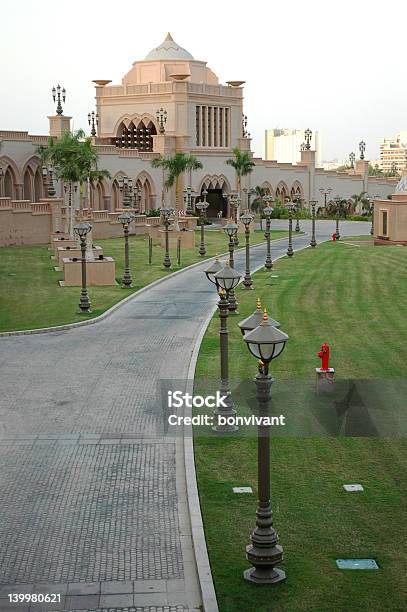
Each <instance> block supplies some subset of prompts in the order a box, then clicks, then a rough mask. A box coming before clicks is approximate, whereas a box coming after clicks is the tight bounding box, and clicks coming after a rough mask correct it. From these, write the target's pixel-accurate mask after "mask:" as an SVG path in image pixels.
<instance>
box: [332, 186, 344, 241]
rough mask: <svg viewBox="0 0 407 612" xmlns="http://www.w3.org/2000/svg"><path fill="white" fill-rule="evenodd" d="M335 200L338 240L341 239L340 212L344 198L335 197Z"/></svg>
mask: <svg viewBox="0 0 407 612" xmlns="http://www.w3.org/2000/svg"><path fill="white" fill-rule="evenodd" d="M334 200H335V204H336V215H335V217H336V231H335V238H336V240H339V239H340V237H341V236H340V234H339V212H340V206H341V202H342V198H341V197H340V196H335V198H334Z"/></svg>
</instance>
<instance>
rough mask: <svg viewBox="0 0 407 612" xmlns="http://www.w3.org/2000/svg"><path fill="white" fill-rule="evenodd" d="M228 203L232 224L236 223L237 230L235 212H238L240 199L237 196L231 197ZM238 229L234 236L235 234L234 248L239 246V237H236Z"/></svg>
mask: <svg viewBox="0 0 407 612" xmlns="http://www.w3.org/2000/svg"><path fill="white" fill-rule="evenodd" d="M229 202H230V206H231V208H232V210H231V212H232V215H233V220H234V223H236V225H237V226H238V229H239V225H238V221H237V211H238V209H239V206H240V204H241V199H240V197H239V196H238V195H232V196H230V199H229ZM238 229H237V230H236V234H235V237H234V241H235V246H239V237H238V235H237V231H238Z"/></svg>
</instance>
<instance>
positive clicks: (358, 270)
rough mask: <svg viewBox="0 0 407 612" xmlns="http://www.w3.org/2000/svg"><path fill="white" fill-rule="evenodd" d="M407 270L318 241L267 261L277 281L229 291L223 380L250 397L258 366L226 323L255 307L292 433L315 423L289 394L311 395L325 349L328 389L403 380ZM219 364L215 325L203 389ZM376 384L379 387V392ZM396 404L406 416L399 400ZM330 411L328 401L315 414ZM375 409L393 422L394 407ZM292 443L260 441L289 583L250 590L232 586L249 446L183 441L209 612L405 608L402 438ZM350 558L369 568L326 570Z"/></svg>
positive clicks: (405, 461)
mask: <svg viewBox="0 0 407 612" xmlns="http://www.w3.org/2000/svg"><path fill="white" fill-rule="evenodd" d="M406 270H407V249H402V248H400V247H391V246H389V247H387V246H386V247H373V246H366V247H364V248H363V249H362V248H351V247H349V246H346V245H340V244H338V243H333V242H329V243H325V244H323V245H320V246H319V247H318V248H317V249H315V250H312V249H306V250H305V251H303V252H302V253H297V254H296V255H295V256H294V257H293V258H292V260H288V259H287V258H284V259H282V260H279V261H278V262H277V263H276V265H275V269H274V270H273V273H272V274H275V275H278V278H271V275H270V273H266V272H265V271H261V272H258V273H257V274H256V275H255V276H254V280H255V286H256V290H255V291H251V292H250V291H245V290H244V289H243V288H239V289H238V291H237V297H238V300H239V302H240V306H239V310H240V315H239V316H238V317H230V318H229V325H230V370H231V372H230V374H231V379H234V381H238V380H239V379H240V380H241V379H246V380H247V382H246V383H245V386H250V385H252V387H253V391H254V383H253V382H250V378H252V377H253V376H254V375H255V374H256V360H255V359H254V358H253V357H252V356H251V355H250V354H249V352H248V350H247V348H246V346H245V343H244V341H243V340H242V337H241V334H240V331H239V330H238V328H237V325H236V323H237V322H238V321H239V320H241V319H243V318H244V317H245V316H247V315H248V314H250V313H251V312H252V311H253V310H254V308H255V298H256V297H257V295H259V296H260V297H261V298H262V301H263V303H264V305H267V306H268V307H270V313H271V315H272V316H273V317H274V318H275V319H277V320H278V321H280V323H281V328H282V329H283V330H284V331H285V332H287V333H288V335H289V336H290V339H289V341H288V343H287V347H286V349H285V352H284V353H283V355H282V356H281V357H280V358H279V359H277V360H276V361H275V362H274V363H273V367H272V372H273V376H275V379H276V382H275V384H274V387H273V396H274V397H275V401H274V404H273V414H280V413H281V412H282V411H284V409H285V406H283V410H281V406H280V405H279V403H278V401H279V398H281V399H283V396H284V393H282V392H281V388H283V389H285V390H286V389H287V388H288V389H290V388H291V394H292V395H296V394H298V396H299V398H300V401H298V402H297V403H298V406H297V412H295V411H293V412H292V413H291V414H292V415H294V417H296V418H297V420H299V421H301V422H302V424H303V425H304V428H305V426H306V425H307V424H308V421H309V420H310V419H311V418H312V417H313V415H314V414H315V412H312V411H313V409H314V407H313V406H312V405H308V404H307V405H306V404H305V403H304V404H302V400H301V398H302V396H301V391H300V387H301V384H302V385H303V387H304V388H308V392H309V389H311V390H312V389H313V384H314V376H315V372H314V368H315V367H316V366H318V365H319V360H318V359H317V357H316V353H317V351H318V350H319V348H320V345H321V343H322V342H323V341H327V342H328V344H329V345H330V346H331V355H332V365H334V367H335V368H336V376H337V384H336V386H335V387H336V388H338V386H339V385H340V384H341V383H340V379H348V378H353V379H356V378H366V379H371V382H372V384H373V383H374V380H375V379H380V378H382V379H388V382H390V381H391V379H393V381H394V379H397V378H406V370H407V368H406V363H407V323H406V318H405V303H406V299H407V282H406ZM218 353H219V346H218V318H217V317H214V319H213V321H212V322H211V324H210V326H209V328H208V331H207V333H206V335H205V337H204V339H203V342H202V346H201V350H200V354H199V359H198V364H197V379H196V381H197V385H204V384H205V380H207V373H208V372H210V373H212V375H213V376H215V377H216V376H217V373H218V372H219V355H218ZM294 379H296V380H294ZM298 380H299V381H300V382H298ZM290 381H291V382H290ZM301 381H302V383H301ZM376 382H377V381H376ZM237 384H238V382H236V383H234V385H235V386H236V385H237ZM382 384H385V381H382V382H380V384H379V387H380V386H381V385H382ZM393 384H394V387H396V385H395V383H393ZM401 384H402V381H400V385H401ZM279 389H280V391H279ZM309 393H310V392H309ZM312 393H313V391H312ZM313 397H314V398H315V395H313ZM404 397H405V396H404ZM397 399H398V401H399V403H401V407H402V408H403V409H404V404H405V402H404V401H401V402H400V400H403V397H401V398H400V397H399V398H397ZM295 400H296V398H295V397H294V398H293V401H294V403H295ZM235 402H236V404H237V409H238V413H243V412H246V413H249V412H250V409H248V408H247V406H245V405H244V403H243V400H242V399H241V395H238V394H236V395H235ZM287 408H288V405H287ZM329 408H331V410H332V405H330V404H329V402H328V403H327V404H326V405H325V410H329ZM368 408H370V405H369V406H368ZM382 408H383V412H387V411H389V412H390V413H392V414H393V415H394V414H395V407H394V405H393V402H392V401H389V402H388V403H387V404H386V402H384V405H383V406H382ZM319 416H321V415H319ZM396 416H397V415H396ZM322 417H323V415H322ZM380 418H381V415H379V419H378V420H379V423H380ZM403 425H404V421H403V419H402V418H401V416H400V426H403ZM295 428H296V426H295V423H294V426H293V429H294V430H295ZM396 429H397V427H396ZM401 429H402V427H401ZM304 430H305V429H304ZM301 431H302V429H301V428H300V434H299V435H298V436H296V437H294V436H291V437H288V436H284V435H279V436H277V437H275V430H273V431H272V434H274V435H273V438H272V442H271V445H272V446H271V485H272V499H273V512H274V525H275V527H276V529H277V531H278V533H279V535H280V542H281V544H282V545H283V547H284V552H285V562H284V564H283V565H282V567H284V569H285V571H286V573H287V581H286V582H285V583H282V584H279V585H276V586H270V587H258V586H257V587H256V586H254V585H251V584H248V583H246V582H245V581H244V580H243V578H242V572H243V570H244V569H246V568H247V567H250V566H249V564H248V562H247V561H246V559H245V546H246V544H248V543H249V534H250V532H251V531H252V529H253V527H254V525H255V522H254V521H255V510H256V499H257V498H256V493H257V441H256V438H255V436H254V435H252V436H249V435H247V432H246V435H245V432H243V431H242V430H241V431H240V432H239V433H238V434H236V435H234V436H232V437H230V438H225V437H217V435H216V434H213V433H212V432H208V431H205V430H202V429H200V430H199V433H198V430H195V458H196V466H197V475H198V485H199V493H200V499H201V506H202V512H203V519H204V526H205V532H206V538H207V544H208V549H209V556H210V561H211V566H212V571H213V576H214V580H215V588H216V591H217V595H218V599H219V604H220V610H221V612H237V611H239V612H240V611H241V610H256V611H259V612H269V611H271V610H273V611H274V610H276V611H284V612H285V611H287V612H297V611H304V612H305V611H307V612H308V611H309V610H315V611H317V612H344V611H345V610H346V611H354V610H361V611H366V612H367V611H369V612H372V611H377V612H379V611H382V610H404V609H405V601H406V593H407V572H406V566H407V553H406V544H407V535H406V528H405V525H406V523H407V508H406V494H407V481H406V478H405V476H404V474H405V473H406V471H407V441H406V439H405V438H401V437H400V438H395V437H393V438H389V437H388V438H380V437H376V438H369V437H365V438H361V437H352V438H350V437H333V436H331V437H328V436H327V435H320V436H318V437H317V436H316V435H311V436H310V435H308V436H307V437H306V436H305V435H302V434H301ZM310 431H311V432H312V431H314V429H313V427H310ZM403 431H405V427H404V429H403ZM252 433H254V434H255V432H252ZM278 433H279V434H280V433H281V432H278ZM379 433H380V429H379ZM344 483H361V484H362V485H363V486H364V487H365V491H364V492H363V493H353V494H351V493H348V494H347V493H345V492H344V491H343V489H342V485H343V484H344ZM233 486H251V487H253V491H254V495H236V494H234V493H233V492H232V487H233ZM350 557H363V558H364V557H373V558H375V559H376V560H377V562H378V564H379V566H380V569H379V570H378V571H370V572H368V571H353V572H352V571H347V572H346V571H341V570H338V569H337V568H336V565H335V559H337V558H350Z"/></svg>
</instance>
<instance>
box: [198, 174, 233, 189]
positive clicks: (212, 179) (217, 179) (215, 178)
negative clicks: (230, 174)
mask: <svg viewBox="0 0 407 612" xmlns="http://www.w3.org/2000/svg"><path fill="white" fill-rule="evenodd" d="M204 189H222V191H224V192H225V193H230V192H231V187H230V183H229V181H228V179H227V178H226V176H225V175H224V174H219V175H217V174H213V175H206V176H205V177H204V178H203V179H201V182H200V185H199V188H198V193H201V192H202V191H203V190H204Z"/></svg>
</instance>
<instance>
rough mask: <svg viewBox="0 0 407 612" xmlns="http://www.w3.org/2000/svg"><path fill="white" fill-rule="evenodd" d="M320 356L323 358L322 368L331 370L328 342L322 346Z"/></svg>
mask: <svg viewBox="0 0 407 612" xmlns="http://www.w3.org/2000/svg"><path fill="white" fill-rule="evenodd" d="M318 357H320V358H321V359H322V363H321V370H329V346H328V345H327V343H326V342H324V343H323V345H322V346H321V350H320V351H319V353H318Z"/></svg>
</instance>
